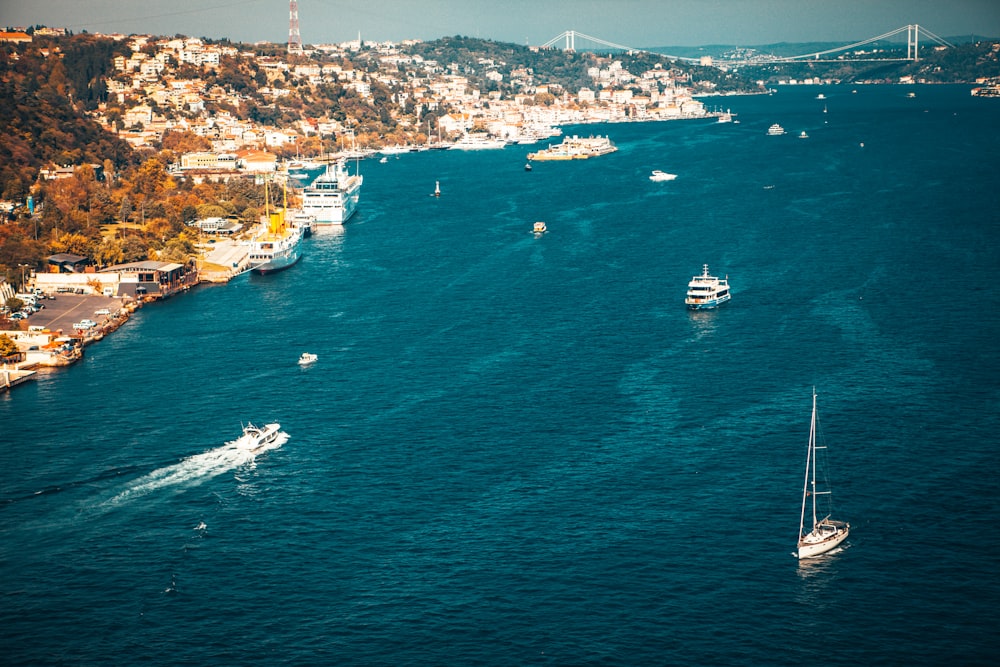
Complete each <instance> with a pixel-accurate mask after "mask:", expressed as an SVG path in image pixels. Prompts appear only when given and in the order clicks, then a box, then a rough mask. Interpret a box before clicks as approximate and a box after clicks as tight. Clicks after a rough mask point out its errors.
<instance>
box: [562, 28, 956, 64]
mask: <svg viewBox="0 0 1000 667" xmlns="http://www.w3.org/2000/svg"><path fill="white" fill-rule="evenodd" d="M903 31H906V46H907V49H906V58H905V59H906V60H918V46H919V41H918V40H919V37H920V35H921V34H923V35H924V36H925V37H928V38H930V39H932V40H933V41H935V42H937V43H938V44H940V45H942V46H949V47H954V45H953V44H951V43H950V42H948V41H946V40H944V39H942V38H941V37H938V36H937V35H935V34H934V33H932V32H931V31H930V30H928V29H927V28H924V27H922V26H920V25H917V24H911V25H904V26H902V27H900V28H896V29H895V30H890V31H889V32H886V33H883V34H881V35H878V36H876V37H869V38H868V39H864V40H861V41H860V42H854V43H853V44H848V45H846V46H838V47H836V48H833V49H827V50H825V51H814V52H812V53H805V54H802V55H799V56H783V57H776V58H773V59H768V61H767V62H768V63H783V62H797V61H801V60H819V58H820V56H827V55H830V54H832V53H839V52H841V51H849V50H850V49H856V48H858V47H860V46H865V45H868V44H872V43H873V42H878V41H881V40H884V39H889V38H890V37H894V36H896V35H898V34H900V33H901V32H903ZM577 37H579V38H581V39H583V40H586V41H588V42H593V43H594V44H600V45H601V46H606V47H608V48H611V49H618V50H621V51H631V52H638V53H653V54H656V55H658V56H663V57H665V58H670V59H672V60H684V61H688V62H698V61H699V59H698V58H685V57H683V56H672V55H668V54H665V53H660V52H658V51H650V50H649V49H637V48H635V47H632V46H625V45H623V44H615V43H614V42H609V41H607V40H604V39H600V38H598V37H592V36H590V35H585V34H583V33H582V32H577V31H575V30H565V31H563V32H562V33H560V34H559V35H556V36H555V37H553V38H552V39H550V40H549V41H547V42H545V43H544V44H542V48H551V47H553V46H555V45H556V44H558V43H560V42H562V41H565V45H566V46H565V47H564V48H565V50H567V51H575V50H576V38H577ZM877 60H887V61H888V60H902V59H901V58H880V59H877ZM750 62H753V61H749V60H747V61H740V62H728V64H732V65H740V64H743V65H745V64H748V63H750Z"/></svg>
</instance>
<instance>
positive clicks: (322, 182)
mask: <svg viewBox="0 0 1000 667" xmlns="http://www.w3.org/2000/svg"><path fill="white" fill-rule="evenodd" d="M363 182H364V177H363V176H362V175H361V174H350V173H348V171H347V165H346V163H345V162H344V161H343V160H341V161H339V162H337V163H336V164H328V165H327V166H326V171H325V172H323V173H322V174H320V175H319V176H317V177H316V180H315V181H313V182H312V185H310V186H309V187H306V188H303V189H302V212H303V213H305V214H306V215H310V216H312V217H313V218H314V219H315V222H316V224H317V225H342V224H344V223H345V222H347V221H348V220H349V219H350V217H351V216H352V215H354V211H355V210H356V209H357V207H358V200H359V199H361V185H362V183H363Z"/></svg>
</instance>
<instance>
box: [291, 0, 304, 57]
mask: <svg viewBox="0 0 1000 667" xmlns="http://www.w3.org/2000/svg"><path fill="white" fill-rule="evenodd" d="M288 52H289V53H302V36H301V35H299V3H298V0H289V1H288Z"/></svg>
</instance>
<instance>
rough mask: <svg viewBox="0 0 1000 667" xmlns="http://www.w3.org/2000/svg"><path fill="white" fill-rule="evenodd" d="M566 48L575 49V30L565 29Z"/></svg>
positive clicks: (568, 49)
mask: <svg viewBox="0 0 1000 667" xmlns="http://www.w3.org/2000/svg"><path fill="white" fill-rule="evenodd" d="M566 50H567V51H576V30H567V31H566Z"/></svg>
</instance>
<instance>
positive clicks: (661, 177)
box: [649, 169, 677, 181]
mask: <svg viewBox="0 0 1000 667" xmlns="http://www.w3.org/2000/svg"><path fill="white" fill-rule="evenodd" d="M675 178H677V174H668V173H667V172H665V171H660V170H659V169H654V170H653V173H652V174H650V175H649V180H651V181H672V180H674V179H675Z"/></svg>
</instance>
